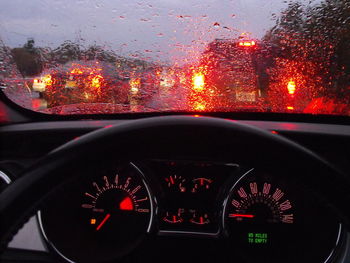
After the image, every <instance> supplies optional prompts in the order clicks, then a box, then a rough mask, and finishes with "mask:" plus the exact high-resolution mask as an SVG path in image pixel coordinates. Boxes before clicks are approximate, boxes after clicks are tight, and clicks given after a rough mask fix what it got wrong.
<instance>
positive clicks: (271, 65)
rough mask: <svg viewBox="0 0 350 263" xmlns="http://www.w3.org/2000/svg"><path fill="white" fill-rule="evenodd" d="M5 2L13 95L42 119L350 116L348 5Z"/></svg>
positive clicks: (2, 72)
mask: <svg viewBox="0 0 350 263" xmlns="http://www.w3.org/2000/svg"><path fill="white" fill-rule="evenodd" d="M0 6H1V8H0V86H1V90H2V91H3V92H4V93H5V94H6V95H7V96H8V97H9V98H10V99H11V100H13V101H14V102H15V103H17V104H19V105H20V106H22V107H25V108H28V109H31V110H34V111H39V112H43V113H48V114H99V113H101V114H106V113H107V114H109V113H129V112H164V111H186V112H203V111H205V112H208V111H209V112H210V111H219V112H227V111H229V112H237V111H244V112H246V111H247V112H248V111H249V112H283V113H286V112H287V113H310V114H337V115H350V106H349V101H350V75H349V72H350V44H349V43H350V2H349V1H348V0H299V1H286V0H264V1H261V0H225V1H221V0H220V1H218V0H201V1H198V0H188V1H177V0H149V1H141V0H139V1H138V0H135V1H134V0H131V1H107V0H105V1H103V0H100V1H98V0H95V1H92V0H78V1H71V0H56V1H50V0H32V1H21V0H11V1H2V3H1V4H0Z"/></svg>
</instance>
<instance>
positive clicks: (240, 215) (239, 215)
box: [228, 214, 254, 218]
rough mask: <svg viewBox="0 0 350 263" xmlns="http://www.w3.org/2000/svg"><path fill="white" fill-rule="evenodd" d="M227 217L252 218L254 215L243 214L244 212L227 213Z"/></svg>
mask: <svg viewBox="0 0 350 263" xmlns="http://www.w3.org/2000/svg"><path fill="white" fill-rule="evenodd" d="M228 216H229V217H247V218H253V217H254V215H244V214H229V215H228Z"/></svg>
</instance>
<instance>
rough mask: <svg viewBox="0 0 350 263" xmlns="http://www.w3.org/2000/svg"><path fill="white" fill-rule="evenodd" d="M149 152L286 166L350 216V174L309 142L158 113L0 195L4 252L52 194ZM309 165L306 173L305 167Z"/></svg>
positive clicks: (66, 149)
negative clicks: (82, 175) (100, 168)
mask: <svg viewBox="0 0 350 263" xmlns="http://www.w3.org/2000/svg"><path fill="white" fill-rule="evenodd" d="M145 158H167V159H171V158H174V159H176V158H182V159H185V158H192V159H193V158H198V159H201V160H203V159H204V160H220V161H232V160H234V161H235V162H238V163H243V164H248V165H249V166H253V167H264V166H265V167H266V166H269V167H270V168H271V167H272V168H273V169H276V170H279V169H283V171H286V173H287V174H288V176H290V177H291V178H294V179H295V180H299V181H301V182H303V184H304V185H305V186H307V187H308V188H309V189H312V190H313V191H314V192H315V193H316V194H318V195H319V196H321V197H323V198H324V199H326V200H327V201H328V202H329V204H331V205H332V206H333V207H334V210H335V211H337V212H338V216H339V217H340V218H341V219H342V222H343V223H344V224H345V226H349V219H350V209H349V205H348V204H349V201H350V183H349V181H348V179H347V178H346V176H344V175H343V174H342V173H341V172H339V171H337V170H336V169H335V168H333V167H332V166H331V165H330V164H328V163H327V162H326V161H324V160H322V159H321V158H320V157H318V156H317V155H315V154H314V153H312V152H311V151H309V150H307V149H305V148H303V147H302V146H300V145H298V144H296V143H294V142H292V141H290V140H287V139H285V138H283V137H282V136H278V135H274V134H271V133H269V132H266V131H263V130H260V129H258V128H255V127H251V126H248V125H244V124H241V123H239V122H237V121H232V120H224V119H219V118H210V117H190V116H178V117H176V116H170V117H169V116H168V117H153V118H146V119H141V120H135V121H128V122H127V123H124V124H120V125H116V126H113V127H109V128H103V129H100V130H97V131H94V132H91V133H89V134H87V135H84V136H82V137H80V138H78V139H77V140H74V141H71V142H69V143H66V144H65V145H63V146H61V147H59V148H58V149H56V150H54V151H52V152H51V153H49V154H47V155H46V156H45V157H43V158H42V159H41V160H39V161H38V162H37V163H36V164H35V165H33V166H32V167H30V168H29V169H27V170H26V171H25V172H24V174H23V175H22V176H21V177H20V178H19V179H17V180H16V181H15V182H13V183H12V184H11V185H9V186H8V187H7V189H5V191H4V192H3V193H2V194H1V195H0V218H1V225H0V245H1V249H2V250H4V249H5V248H6V247H7V245H8V243H9V242H10V240H11V239H12V238H13V236H14V235H15V234H16V233H17V231H18V229H19V228H20V227H22V226H23V224H24V223H25V222H26V221H27V220H28V219H29V217H30V216H32V215H33V214H34V213H35V212H36V211H37V210H38V209H39V208H40V204H41V203H42V202H43V200H45V198H46V197H47V196H48V195H49V194H51V193H53V192H54V191H55V189H57V188H58V187H59V186H60V185H61V184H63V183H64V182H68V181H69V180H71V179H72V177H75V176H78V174H79V171H84V170H88V169H90V168H91V167H93V166H94V165H96V164H99V165H103V164H106V165H107V164H108V163H109V162H111V161H115V160H137V159H139V160H141V159H145ZM301 171H302V172H301Z"/></svg>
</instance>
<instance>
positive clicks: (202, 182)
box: [191, 177, 213, 193]
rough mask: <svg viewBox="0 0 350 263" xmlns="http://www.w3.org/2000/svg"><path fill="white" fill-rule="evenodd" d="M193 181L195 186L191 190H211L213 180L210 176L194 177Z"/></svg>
mask: <svg viewBox="0 0 350 263" xmlns="http://www.w3.org/2000/svg"><path fill="white" fill-rule="evenodd" d="M192 182H193V188H192V190H191V192H192V193H198V192H202V191H207V190H209V189H210V187H211V184H212V182H213V180H211V179H209V178H204V177H200V178H195V179H193V180H192Z"/></svg>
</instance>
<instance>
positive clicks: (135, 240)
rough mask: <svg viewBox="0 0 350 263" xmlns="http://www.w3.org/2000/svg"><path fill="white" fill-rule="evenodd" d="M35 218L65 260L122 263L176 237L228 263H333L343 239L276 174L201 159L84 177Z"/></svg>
mask: <svg viewBox="0 0 350 263" xmlns="http://www.w3.org/2000/svg"><path fill="white" fill-rule="evenodd" d="M38 219H39V222H40V226H41V231H42V234H43V236H44V238H45V240H46V241H47V244H48V246H49V248H50V249H51V250H52V251H53V252H54V253H55V254H56V255H58V256H59V257H60V258H63V259H65V260H66V261H67V262H109V261H113V260H115V259H125V258H128V257H130V256H132V255H133V253H136V252H135V251H137V250H138V247H140V246H141V247H142V243H143V242H144V241H145V240H150V239H153V240H157V239H159V238H164V237H166V238H167V239H166V240H171V239H172V238H176V237H179V236H180V237H185V238H186V237H188V238H193V237H195V238H207V239H208V240H210V239H211V240H219V243H220V244H225V247H227V249H226V250H227V255H226V254H225V255H224V258H225V259H227V262H230V261H232V260H234V259H235V258H232V255H235V256H236V257H239V258H241V259H242V260H243V262H257V261H260V262H270V263H271V262H272V263H273V262H300V261H305V262H306V261H307V262H315V263H321V262H330V261H329V260H331V259H333V258H335V257H336V256H337V253H338V252H337V251H338V250H339V248H340V247H341V244H342V240H343V239H344V236H345V231H344V229H343V228H342V224H341V223H340V221H339V220H338V218H337V217H336V216H334V214H333V213H332V209H331V208H329V207H327V206H326V205H325V204H323V203H322V202H320V200H319V199H318V198H317V197H316V196H315V195H314V194H313V193H310V192H308V190H307V189H305V188H303V187H302V186H301V185H299V184H298V183H297V182H294V180H291V179H290V178H288V177H287V176H285V175H284V173H283V171H281V173H279V174H276V173H275V172H274V173H273V172H271V171H268V170H264V171H263V170H257V169H254V168H252V167H243V166H240V165H239V164H235V163H215V162H207V161H188V160H186V161H179V160H146V161H142V162H134V163H116V164H113V165H111V166H110V167H103V168H101V169H100V170H99V171H98V172H96V171H91V174H84V175H82V176H80V177H79V178H78V179H77V180H76V181H74V182H71V183H70V184H67V185H65V186H64V187H63V188H62V189H61V190H60V191H59V192H57V193H55V195H54V196H52V197H51V198H50V199H49V200H48V201H47V202H46V205H45V206H44V207H43V208H42V209H41V211H40V212H39V214H38ZM162 240H163V239H162ZM231 251H233V252H234V253H233V254H232V253H231ZM296 251H307V253H304V254H300V253H295V252H296ZM159 253H161V252H159ZM203 253H206V252H203ZM208 253H209V252H208ZM301 257H302V260H301ZM224 262H225V261H224Z"/></svg>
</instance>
